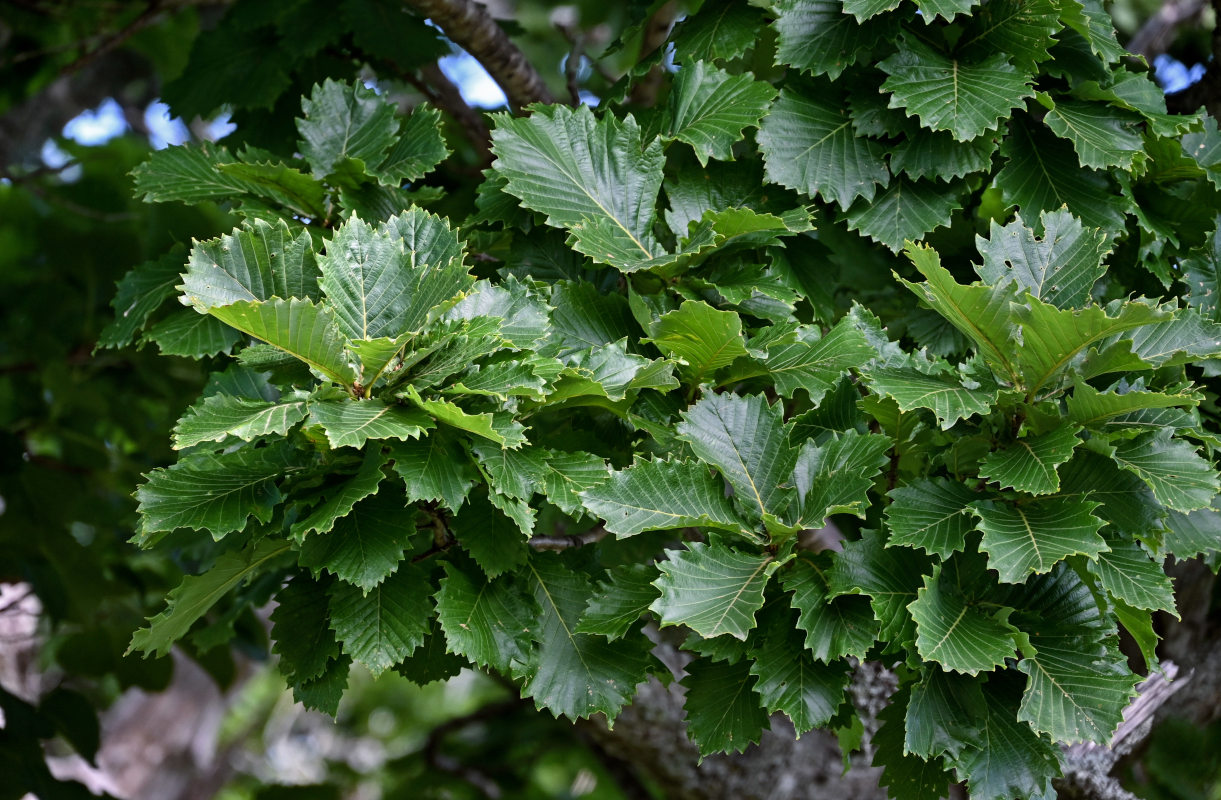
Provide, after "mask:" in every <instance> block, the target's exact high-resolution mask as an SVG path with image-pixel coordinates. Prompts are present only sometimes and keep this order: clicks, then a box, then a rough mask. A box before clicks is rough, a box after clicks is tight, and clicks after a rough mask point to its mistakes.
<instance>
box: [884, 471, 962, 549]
mask: <svg viewBox="0 0 1221 800" xmlns="http://www.w3.org/2000/svg"><path fill="white" fill-rule="evenodd" d="M889 496H890V499H891V504H890V505H889V506H887V508H886V523H887V525H888V526H889V528H890V539H889V540H888V541H887V543H886V546H887V547H894V546H898V545H903V546H907V547H919V548H921V549H923V550H924V551H926V552H927V553H929V554H930V555H935V556H938V557H940V558H941V559H942V560H943V561H944V560H945V559H947V558H949V557H950V556H951V555H952V554H953V553H955V552H957V551H959V550H962V549H963V548H964V547H965V546H966V536H967V534H968V533H970V532H971V531H973V530H975V511H974V509H972V508H971V507H970V506H971V503H973V502H975V501H976V500H977V499H979V494H978V493H976V492H973V491H971V490H970V489H969V488H967V487H966V486H964V485H963V484H961V483H958V482H957V481H951V480H947V479H945V478H933V479H927V478H922V479H920V480H917V481H913V482H912V483H909V484H907V485H906V486H900V487H899V488H897V489H892V490H891V492H890V495H889Z"/></svg>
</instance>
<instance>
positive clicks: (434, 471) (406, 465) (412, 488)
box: [390, 433, 478, 512]
mask: <svg viewBox="0 0 1221 800" xmlns="http://www.w3.org/2000/svg"><path fill="white" fill-rule="evenodd" d="M390 455H391V456H392V457H393V458H394V471H395V472H397V473H398V474H399V477H401V478H402V479H403V483H404V484H405V485H406V487H407V498H408V500H410V501H411V502H417V501H420V500H426V501H436V502H439V503H440V504H441V505H443V506H445V507H446V508H448V509H449V510H450V511H453V512H457V510H458V507H459V506H461V505H462V502H463V500H465V499H466V495H467V493H468V492H470V490H471V486H472V485H474V483H475V480H476V479H477V478H478V473H477V471H476V470H475V467H474V465H473V464H471V463H470V461H469V459H467V458H466V457H465V454H464V453H463V452H462V449H461V448H460V447H458V446H457V444H456V443H454V442H452V441H450V440H449V439H446V438H445V437H443V436H441V435H440V434H438V433H433V434H430V435H429V436H428V437H426V438H424V439H421V440H419V441H415V442H402V443H396V444H393V445H391V449H390Z"/></svg>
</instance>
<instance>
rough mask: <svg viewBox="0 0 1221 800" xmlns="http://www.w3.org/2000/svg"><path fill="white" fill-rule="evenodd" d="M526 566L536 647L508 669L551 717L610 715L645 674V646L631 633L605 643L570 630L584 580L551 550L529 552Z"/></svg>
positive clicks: (583, 597)
mask: <svg viewBox="0 0 1221 800" xmlns="http://www.w3.org/2000/svg"><path fill="white" fill-rule="evenodd" d="M527 569H528V571H529V574H530V576H531V585H532V588H533V589H534V597H535V600H536V601H537V602H538V605H539V608H540V609H542V611H541V613H540V615H539V619H538V622H537V623H536V625H535V626H534V627H533V628H532V630H533V632H534V638H535V640H536V641H537V642H538V647H537V648H536V649H535V650H534V651H533V653H532V657H531V659H530V661H529V662H528V663H527V664H525V665H520V666H517V667H515V670H514V674H515V675H516V676H517V677H520V678H523V679H524V681H525V683H524V687H523V689H524V693H525V694H529V695H530V696H531V697H533V698H534V703H535V705H536V706H537V707H538V708H540V709H542V708H546V709H548V710H550V711H551V712H552V713H553V714H556V715H557V716H558V715H561V714H562V715H564V716H566V717H568V718H569V719H584V718H587V717H590V716H592V715H593V714H597V713H602V714H605V715H606V718H607V719H608V720H613V719H614V718H615V717H616V716H617V715H618V713H619V710H620V709H621V708H623V706H624V705H626V704H627V703H628V701H629V700H631V698H632V696H633V695H634V694H635V691H636V684H638V683H640V682H642V681H643V680H644V679H645V675H646V672H647V670H648V668H649V664H650V660H651V659H650V656H649V654H648V650H647V648H646V647H645V646H644V644H643V643H642V642H640V641H638V640H637V639H636V638H634V637H633V638H629V639H622V640H620V641H617V642H608V641H607V640H606V639H605V638H603V637H601V636H593V635H590V634H587V633H576V632H575V629H576V625H577V621H578V619H579V618H580V616H581V614H582V612H584V610H585V606H586V604H587V603H588V601H589V597H590V594H591V591H590V586H589V581H588V579H586V578H585V576H583V575H581V574H579V573H577V572H573V571H571V570H569V569H567V568H566V567H564V566H563V564H562V563H561V561H560V559H559V558H558V557H556V556H554V554H539V555H534V556H532V557H531V559H530V562H529V563H528V565H527ZM645 641H647V640H645Z"/></svg>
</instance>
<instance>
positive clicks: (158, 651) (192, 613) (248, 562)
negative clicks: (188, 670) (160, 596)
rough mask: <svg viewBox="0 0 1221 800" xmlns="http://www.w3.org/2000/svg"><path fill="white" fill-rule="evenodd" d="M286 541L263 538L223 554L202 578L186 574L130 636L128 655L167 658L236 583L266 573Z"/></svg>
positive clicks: (279, 554) (280, 554)
mask: <svg viewBox="0 0 1221 800" xmlns="http://www.w3.org/2000/svg"><path fill="white" fill-rule="evenodd" d="M288 552H289V548H288V542H286V541H283V540H274V539H263V540H261V541H259V542H255V543H252V544H249V545H247V546H246V548H245V549H243V550H240V551H232V552H228V553H225V554H224V555H222V556H221V557H220V558H218V559H217V560H216V563H215V564H213V565H212V568H211V569H209V570H208V571H207V572H204V573H203V574H202V575H188V576H186V577H185V578H183V579H182V583H181V584H179V585H178V588H176V589H174V590H173V591H171V592H170V593H169V595H168V596H167V597H166V603H167V607H166V609H165V611H162V612H161V613H160V614H158V615H157V616H155V617H150V618H149V620H148V622H149V625H148V627H147V628H141V629H140V630H138V631H136V632H135V634H134V635H133V636H132V637H131V646H130V647H128V648H127V652H128V653H130V652H132V651H133V650H139V651H140V652H142V653H144V654H145V655H146V656H147V655H148V654H149V653H152V654H154V655H157V656H158V657H160V656H165V655H169V652H170V647H171V646H172V645H173V644H174V642H176V641H178V640H179V639H181V638H182V637H183V636H186V634H187V631H189V630H190V629H191V626H192V625H194V624H195V622H196V621H197V620H198V619H199V618H200V617H202V616H203V615H204V614H206V613H207V612H208V610H209V609H210V608H212V606H214V605H216V603H217V601H218V600H220V599H221V598H222V597H224V596H225V595H226V594H228V593H229V591H230V590H232V589H233V588H235V587H236V586H237V585H238V584H240V583H242V582H243V581H245V580H248V579H251V578H254V577H256V576H258V575H261V574H262V573H264V572H267V571H268V570H270V569H271V568H272V567H273V566H274V565H275V564H276V563H277V562H278V560H279V559H280V558H281V556H284V555H285V554H286V553H288Z"/></svg>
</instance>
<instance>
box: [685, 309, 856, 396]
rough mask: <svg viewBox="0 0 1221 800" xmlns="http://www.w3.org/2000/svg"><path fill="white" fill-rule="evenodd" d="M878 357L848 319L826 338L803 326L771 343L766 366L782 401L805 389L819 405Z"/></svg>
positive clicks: (827, 334)
mask: <svg viewBox="0 0 1221 800" xmlns="http://www.w3.org/2000/svg"><path fill="white" fill-rule="evenodd" d="M687 305H690V304H689V303H684V304H683V307H684V308H685V307H686V306H687ZM876 355H877V351H876V350H874V348H873V346H872V345H870V344H869V342H868V341H866V339H865V336H864V335H863V334H862V333H861V332H860V331H859V330H857V328H856V326H855V325H854V324H853V323H852V320H850V319H848V318H847V317H845V318H844V319H842V320H840V321H839V322H838V323H837V324H836V325H835V327H833V328H832V329H831V330H830V331H828V332H827V333H826V334H825V335H822V336H819V335H818V331H817V329H816V328H815V327H813V326H803V327H801V328H798V329H797V332H796V333H795V334H794V335H791V336H784V337H782V338H780V339H778V340H775V341H773V342H771V343H770V344H768V346H767V359H766V361H764V364H765V366H766V367H767V370H768V372H769V373H770V374H771V377H772V380H773V381H774V382H775V385H776V391H777V392H778V393H779V394H780V395H781V396H782V397H792V396H793V395H794V394H795V393H796V391H797V390H798V389H805V390H806V392H807V393H808V394H809V395H810V402H812V403H815V404H817V403H820V402H821V401H822V398H823V395H825V394H826V393H827V392H828V391H829V390H830V389H831V388H832V387H834V386H835V384H836V382H837V381H838V380H839V377H840V376H841V375H843V374H844V373H845V372H846V371H847V370H848V369H849V368H851V367H859V366H860V365H862V364H864V363H866V362H867V361H869V360H870V359H871V358H873V357H874V356H876Z"/></svg>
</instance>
